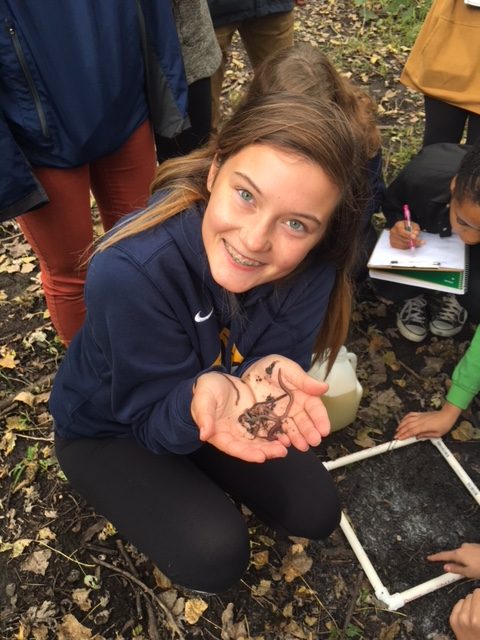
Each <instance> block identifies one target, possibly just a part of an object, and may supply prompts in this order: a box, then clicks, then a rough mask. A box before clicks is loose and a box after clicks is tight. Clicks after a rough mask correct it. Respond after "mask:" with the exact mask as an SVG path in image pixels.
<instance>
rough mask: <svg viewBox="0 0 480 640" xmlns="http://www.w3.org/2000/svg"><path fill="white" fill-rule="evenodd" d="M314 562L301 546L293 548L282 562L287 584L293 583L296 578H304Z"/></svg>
mask: <svg viewBox="0 0 480 640" xmlns="http://www.w3.org/2000/svg"><path fill="white" fill-rule="evenodd" d="M312 564H313V560H312V559H311V558H310V557H309V556H308V555H307V554H306V553H305V550H304V548H303V546H302V545H301V544H294V545H292V546H291V548H290V550H289V552H288V553H287V555H286V556H285V558H284V559H283V562H282V573H283V574H284V576H285V582H292V581H293V580H295V578H299V577H300V576H303V575H304V574H305V573H307V571H309V570H310V569H311V567H312Z"/></svg>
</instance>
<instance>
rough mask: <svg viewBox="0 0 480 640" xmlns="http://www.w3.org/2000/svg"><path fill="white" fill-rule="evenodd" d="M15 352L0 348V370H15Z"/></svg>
mask: <svg viewBox="0 0 480 640" xmlns="http://www.w3.org/2000/svg"><path fill="white" fill-rule="evenodd" d="M16 355H17V353H16V351H14V350H13V349H9V348H8V347H5V346H4V347H0V369H15V367H16V364H17V363H16V361H15V356H16Z"/></svg>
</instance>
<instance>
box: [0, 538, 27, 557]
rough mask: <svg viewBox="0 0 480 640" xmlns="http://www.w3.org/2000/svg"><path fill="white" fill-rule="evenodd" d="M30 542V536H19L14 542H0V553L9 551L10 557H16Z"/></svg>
mask: <svg viewBox="0 0 480 640" xmlns="http://www.w3.org/2000/svg"><path fill="white" fill-rule="evenodd" d="M32 542H33V540H32V539H31V538H19V539H18V540H15V542H0V553H3V552H5V551H11V552H12V553H11V556H12V558H17V557H18V556H20V555H21V554H22V553H23V551H24V549H26V548H27V547H28V545H29V544H31V543H32Z"/></svg>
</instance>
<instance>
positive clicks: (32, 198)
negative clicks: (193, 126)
mask: <svg viewBox="0 0 480 640" xmlns="http://www.w3.org/2000/svg"><path fill="white" fill-rule="evenodd" d="M146 59H148V62H145V60H146ZM145 65H147V73H145ZM146 81H147V82H148V96H149V98H150V99H151V107H152V110H151V113H150V114H149V108H148V104H147V92H146V90H145V89H146V87H145V85H146ZM186 95H187V94H186V81H185V77H184V70H183V63H182V56H181V51H180V46H179V42H178V37H177V33H176V29H175V21H174V18H173V13H172V9H171V6H170V3H168V2H157V1H155V0H138V1H137V0H102V1H101V2H98V1H97V0H82V1H81V2H79V1H78V0H42V1H41V2H38V1H37V0H23V1H22V2H18V1H17V0H0V157H1V159H2V160H1V169H0V221H1V220H6V219H8V218H10V217H14V216H16V215H20V214H22V213H25V212H26V211H29V210H31V209H33V208H36V207H38V206H40V205H42V204H45V203H46V202H47V201H48V199H47V196H46V194H45V192H44V190H43V189H42V187H41V185H39V184H38V182H37V180H36V179H35V177H34V175H33V174H32V171H31V165H39V166H47V167H60V168H67V167H76V166H79V165H82V164H85V163H88V162H91V161H93V160H95V159H97V158H100V157H102V156H105V155H108V154H110V153H112V152H114V151H116V150H117V149H118V148H120V147H121V146H122V144H123V143H124V142H125V141H126V140H127V139H128V137H129V136H130V135H131V134H132V133H133V131H134V130H135V129H136V128H137V127H138V126H139V125H140V124H141V123H142V122H143V121H144V120H145V119H146V118H147V117H149V115H150V117H151V118H152V119H153V121H154V124H155V128H156V129H157V131H158V130H160V131H162V132H163V135H166V136H171V135H174V134H176V133H178V132H179V131H180V130H182V128H183V127H184V122H185V112H186Z"/></svg>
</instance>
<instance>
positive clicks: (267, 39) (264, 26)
mask: <svg viewBox="0 0 480 640" xmlns="http://www.w3.org/2000/svg"><path fill="white" fill-rule="evenodd" d="M237 30H238V32H239V34H240V37H241V38H242V42H243V45H244V47H245V49H246V51H247V54H248V57H249V60H250V62H251V64H252V67H253V69H256V67H258V65H259V64H260V63H261V62H262V61H263V60H264V59H265V58H266V57H267V56H268V55H269V54H270V53H273V52H275V51H278V50H279V49H283V48H284V47H289V46H292V45H293V10H292V11H287V12H284V13H273V14H271V15H268V16H263V17H261V18H251V19H249V20H244V21H242V22H233V23H232V24H227V25H224V26H223V27H218V28H217V29H215V34H216V36H217V40H218V44H219V45H220V49H221V50H222V63H221V65H220V67H219V68H218V70H217V71H216V72H215V73H214V74H213V76H212V79H211V85H212V129H213V130H214V131H215V130H216V128H217V127H218V124H219V121H220V93H221V91H222V84H223V77H224V74H225V65H226V60H227V51H228V48H229V46H230V44H231V42H232V38H233V35H234V33H235V31H237Z"/></svg>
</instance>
